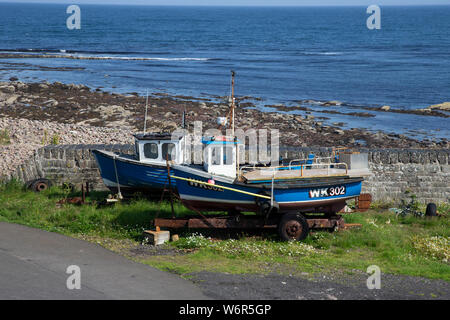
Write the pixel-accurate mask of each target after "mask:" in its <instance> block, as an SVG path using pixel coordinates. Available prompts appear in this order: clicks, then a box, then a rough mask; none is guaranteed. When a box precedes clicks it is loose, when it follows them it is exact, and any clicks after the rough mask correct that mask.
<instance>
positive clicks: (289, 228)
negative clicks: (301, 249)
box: [278, 213, 309, 241]
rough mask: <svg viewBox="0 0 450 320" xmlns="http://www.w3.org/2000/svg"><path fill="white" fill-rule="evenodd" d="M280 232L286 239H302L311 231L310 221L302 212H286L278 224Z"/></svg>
mask: <svg viewBox="0 0 450 320" xmlns="http://www.w3.org/2000/svg"><path fill="white" fill-rule="evenodd" d="M278 233H279V234H280V237H281V239H282V240H284V241H293V240H295V241H301V240H304V239H305V238H306V237H307V236H308V233H309V226H308V222H307V221H306V219H305V217H304V216H303V215H302V214H300V213H286V214H284V215H283V217H281V220H280V223H279V224H278Z"/></svg>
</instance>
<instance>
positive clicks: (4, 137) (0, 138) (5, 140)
mask: <svg viewBox="0 0 450 320" xmlns="http://www.w3.org/2000/svg"><path fill="white" fill-rule="evenodd" d="M10 143H11V138H10V136H9V131H8V129H3V130H0V146H2V145H7V144H10Z"/></svg>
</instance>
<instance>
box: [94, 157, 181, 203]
mask: <svg viewBox="0 0 450 320" xmlns="http://www.w3.org/2000/svg"><path fill="white" fill-rule="evenodd" d="M92 153H93V154H94V156H95V159H96V161H97V165H98V167H99V169H100V175H101V177H102V179H103V183H104V184H105V186H106V187H107V188H108V189H110V190H111V191H112V192H117V190H118V188H117V179H116V174H115V168H114V162H115V163H116V168H117V177H118V181H119V184H120V191H121V193H122V194H125V195H128V194H134V193H137V192H140V193H143V194H145V195H151V194H153V193H161V192H162V190H163V189H164V188H165V187H166V188H168V187H169V183H168V176H167V167H166V166H163V165H153V164H147V163H140V162H139V161H136V160H132V159H125V158H122V157H116V158H115V160H114V157H113V156H112V155H111V153H106V152H103V151H101V150H92ZM171 184H172V187H173V188H174V189H175V188H176V181H173V180H172V181H171Z"/></svg>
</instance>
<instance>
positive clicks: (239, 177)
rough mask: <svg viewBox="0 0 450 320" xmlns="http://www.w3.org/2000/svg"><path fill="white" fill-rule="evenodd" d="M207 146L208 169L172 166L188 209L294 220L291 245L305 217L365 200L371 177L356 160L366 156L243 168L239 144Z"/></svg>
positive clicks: (225, 142) (287, 234) (287, 236)
mask: <svg viewBox="0 0 450 320" xmlns="http://www.w3.org/2000/svg"><path fill="white" fill-rule="evenodd" d="M203 143H204V145H205V152H204V157H205V158H204V163H203V166H201V165H172V166H171V168H172V169H171V173H172V175H171V177H172V178H174V180H177V190H178V194H179V196H180V198H181V200H182V202H183V204H184V205H185V206H186V207H188V208H190V209H192V210H195V211H215V212H217V211H227V212H228V213H230V214H233V215H236V214H239V213H241V212H256V213H257V214H259V215H265V216H266V217H267V218H269V216H271V217H273V216H274V215H278V216H279V217H280V219H281V217H284V216H287V215H291V216H292V215H294V218H292V219H291V220H289V222H286V223H285V224H283V225H284V226H286V228H287V229H286V230H287V231H286V230H285V232H284V234H285V236H284V238H285V239H297V240H300V239H301V238H302V237H304V232H303V233H302V231H301V230H303V231H304V229H305V227H303V228H302V227H301V225H303V226H304V223H305V219H304V217H303V216H302V214H303V213H324V214H326V215H329V216H330V215H335V214H336V213H337V212H339V211H340V210H342V209H343V208H344V207H345V205H346V201H347V200H349V199H352V198H356V197H358V196H359V195H360V193H361V184H362V181H363V180H364V179H363V175H366V174H368V168H364V166H360V165H357V164H356V163H355V159H357V160H358V161H359V162H361V161H360V160H361V157H360V156H361V155H360V154H357V155H356V157H353V158H354V159H352V156H351V154H349V155H347V156H346V157H341V158H342V159H344V161H346V162H336V161H334V157H329V158H327V159H325V158H322V159H320V160H322V161H321V162H316V161H313V159H312V158H308V159H297V160H293V161H291V163H289V165H288V166H276V167H250V166H246V167H241V168H239V166H238V164H237V162H238V161H236V159H237V158H236V150H237V144H238V143H237V141H236V139H235V138H227V137H220V138H219V139H218V138H217V137H215V138H210V140H209V141H208V140H207V139H204V140H203ZM362 156H363V159H364V155H362ZM366 159H367V158H366ZM324 160H328V161H324ZM352 160H353V163H351V162H352ZM347 162H348V163H347ZM352 165H353V169H350V167H351V166H352ZM281 220H282V219H281ZM293 226H294V227H293ZM281 228H284V227H281ZM283 230H284V229H283ZM289 230H290V231H289ZM292 230H294V231H292ZM295 230H296V231H295ZM299 230H300V231H299ZM281 234H283V232H281Z"/></svg>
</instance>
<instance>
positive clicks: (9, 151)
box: [0, 78, 449, 176]
mask: <svg viewBox="0 0 450 320" xmlns="http://www.w3.org/2000/svg"><path fill="white" fill-rule="evenodd" d="M11 80H12V81H9V82H0V133H1V132H3V134H6V135H8V136H9V143H5V142H4V143H3V144H4V145H0V152H1V159H2V160H0V176H4V175H7V174H8V173H9V172H10V171H11V170H13V169H14V168H15V167H16V166H17V165H18V164H20V162H21V161H23V160H24V159H26V158H27V157H29V156H30V155H31V154H32V152H33V151H34V150H35V149H37V148H39V147H41V146H42V145H43V144H50V143H58V144H71V143H85V144H94V143H129V142H131V141H132V133H134V132H139V131H142V130H143V123H144V113H145V100H146V99H145V97H142V96H139V95H138V94H136V93H132V94H119V93H109V92H104V91H102V90H101V89H100V88H97V89H91V88H89V87H87V86H84V85H76V84H63V83H59V82H55V83H48V82H39V83H24V82H20V81H16V80H17V79H14V78H12V79H11ZM245 98H246V97H241V98H240V100H241V103H240V106H239V108H238V109H237V110H236V127H237V128H242V129H244V130H248V129H250V128H253V129H269V130H270V129H278V130H279V131H280V143H281V144H282V145H286V146H311V147H313V146H314V147H317V146H320V147H330V146H339V145H340V146H347V147H353V148H358V147H367V148H371V147H375V148H428V149H448V148H449V141H448V140H446V139H442V140H441V141H430V140H424V141H418V140H415V139H412V138H410V137H407V136H405V135H401V134H387V133H383V132H377V133H373V132H369V131H366V130H362V129H357V128H352V129H348V130H345V129H342V128H341V127H340V126H339V124H336V125H335V126H330V125H324V124H323V123H322V122H321V121H318V120H317V119H314V117H313V116H312V115H308V114H306V115H305V116H301V115H294V114H288V113H283V111H292V109H291V107H285V106H276V109H277V111H275V112H261V111H259V110H257V109H255V108H253V107H252V106H251V105H248V104H247V103H245V102H244V100H245ZM148 106H149V108H148V120H147V131H173V130H174V129H176V128H177V127H180V125H181V119H182V113H183V111H184V110H186V123H187V124H188V126H189V127H188V128H192V126H193V122H194V121H202V122H203V130H206V129H209V128H217V124H216V120H217V117H218V116H226V114H227V112H228V110H229V106H228V104H227V102H223V103H217V101H214V102H213V101H210V100H208V99H196V98H194V97H182V96H169V95H165V94H153V95H152V96H150V97H149V103H148ZM279 111H281V112H279ZM13 167H14V168H13Z"/></svg>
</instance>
